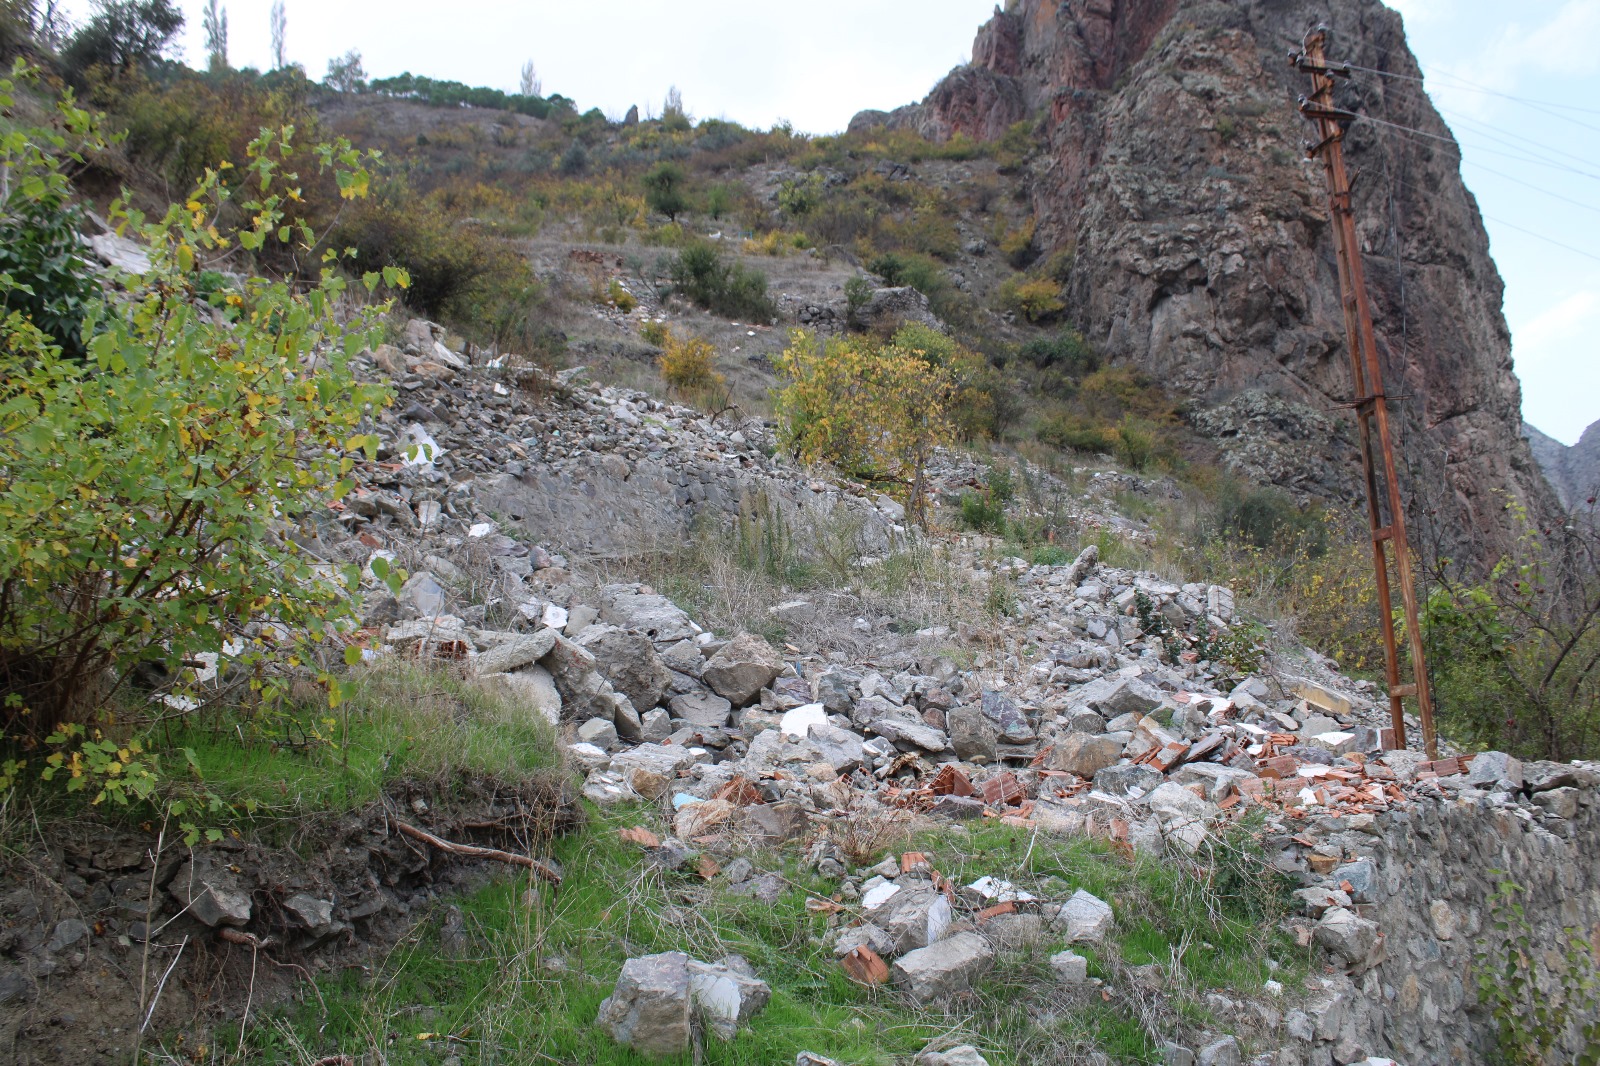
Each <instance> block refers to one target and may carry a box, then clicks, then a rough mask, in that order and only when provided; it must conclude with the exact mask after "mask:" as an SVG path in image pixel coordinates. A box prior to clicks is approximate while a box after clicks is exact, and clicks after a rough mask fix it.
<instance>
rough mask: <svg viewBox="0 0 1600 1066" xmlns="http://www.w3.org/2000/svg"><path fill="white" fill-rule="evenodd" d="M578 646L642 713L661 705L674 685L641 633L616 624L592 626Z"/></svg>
mask: <svg viewBox="0 0 1600 1066" xmlns="http://www.w3.org/2000/svg"><path fill="white" fill-rule="evenodd" d="M575 643H576V644H577V645H578V646H579V647H580V648H583V649H585V650H586V651H588V652H589V654H590V655H593V656H594V661H595V669H597V670H599V671H600V673H601V675H602V676H604V677H605V679H606V680H607V681H610V682H611V687H612V688H614V689H616V690H617V691H618V692H620V693H622V694H623V695H624V696H626V697H628V702H629V703H632V704H633V709H634V710H636V711H639V712H640V713H641V714H642V713H643V712H645V711H648V710H650V708H652V707H654V706H655V705H656V704H658V703H660V702H661V698H662V697H663V696H665V695H666V693H667V689H668V688H669V687H670V686H671V684H672V671H671V670H669V669H667V665H666V663H664V662H662V661H661V656H659V655H657V654H656V649H655V645H654V644H652V643H651V642H650V638H649V637H647V636H645V635H644V634H642V633H637V632H634V631H632V630H627V629H622V628H620V627H618V626H614V625H591V626H588V627H587V628H585V629H584V630H583V632H582V633H580V634H579V635H578V638H577V640H576V641H575Z"/></svg>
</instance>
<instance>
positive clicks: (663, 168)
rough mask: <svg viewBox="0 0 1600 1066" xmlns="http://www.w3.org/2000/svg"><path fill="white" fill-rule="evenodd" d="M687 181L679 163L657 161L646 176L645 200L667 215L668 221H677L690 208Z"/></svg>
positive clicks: (653, 207) (652, 207)
mask: <svg viewBox="0 0 1600 1066" xmlns="http://www.w3.org/2000/svg"><path fill="white" fill-rule="evenodd" d="M687 182H688V177H687V176H686V175H685V174H684V172H683V168H682V167H680V166H679V165H678V164H676V163H657V164H656V165H655V166H654V167H653V168H652V169H651V170H650V172H649V173H648V174H646V175H645V176H644V190H645V192H644V194H645V200H646V201H647V202H648V203H649V204H650V207H651V209H652V210H654V211H657V212H659V213H660V214H663V215H666V216H667V221H668V222H676V221H678V216H679V215H680V214H682V213H683V212H685V211H687V210H688V209H689V196H688V192H687V190H686V189H685V185H686V184H687Z"/></svg>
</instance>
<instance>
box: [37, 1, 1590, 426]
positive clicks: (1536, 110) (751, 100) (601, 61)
mask: <svg viewBox="0 0 1600 1066" xmlns="http://www.w3.org/2000/svg"><path fill="white" fill-rule="evenodd" d="M1390 2H1391V3H1392V5H1393V6H1395V7H1396V8H1398V9H1399V10H1400V11H1401V12H1402V13H1403V14H1404V15H1405V16H1406V26H1407V30H1408V31H1409V36H1410V40H1411V46H1412V49H1413V51H1415V52H1416V53H1417V56H1418V58H1419V59H1420V60H1421V62H1422V64H1423V68H1424V73H1425V74H1426V76H1427V88H1428V91H1429V92H1430V94H1431V95H1432V96H1433V98H1434V101H1435V103H1436V104H1437V105H1438V106H1439V107H1440V108H1441V110H1442V111H1443V113H1444V117H1445V119H1446V121H1448V122H1449V123H1450V125H1451V127H1452V129H1453V130H1454V131H1455V133H1456V136H1457V137H1458V139H1459V140H1460V141H1461V143H1462V151H1463V154H1464V156H1465V164H1464V166H1463V168H1462V170H1463V174H1464V175H1465V177H1466V180H1467V184H1468V186H1469V187H1470V188H1471V189H1472V190H1473V192H1475V193H1476V194H1477V195H1478V199H1479V203H1480V206H1481V207H1482V210H1483V213H1484V216H1485V224H1486V225H1487V226H1488V229H1489V235H1490V239H1491V242H1492V248H1493V252H1494V256H1495V260H1496V262H1497V263H1498V264H1499V267H1500V272H1501V274H1502V275H1503V276H1504V277H1505V280H1506V300H1505V311H1506V318H1507V320H1508V321H1509V322H1510V324H1511V330H1512V337H1513V344H1514V355H1515V358H1516V364H1517V373H1518V374H1519V376H1520V377H1521V378H1522V386H1523V408H1524V415H1525V417H1526V418H1527V420H1528V421H1529V422H1531V423H1533V424H1534V425H1536V426H1538V427H1539V428H1540V429H1542V430H1544V431H1545V432H1546V433H1549V434H1550V435H1551V436H1553V437H1556V438H1557V439H1559V440H1562V441H1565V442H1567V443H1569V444H1570V443H1572V442H1573V441H1575V440H1576V439H1577V437H1578V435H1579V434H1580V433H1581V432H1582V431H1583V429H1584V427H1585V426H1587V425H1588V424H1589V423H1590V422H1593V421H1595V420H1597V419H1600V358H1596V354H1595V351H1594V340H1593V338H1595V337H1596V336H1597V335H1600V147H1596V146H1595V140H1596V138H1595V134H1596V133H1600V49H1597V48H1596V47H1595V45H1594V42H1595V41H1596V40H1600V0H1522V2H1521V3H1517V4H1508V3H1506V2H1505V0H1390ZM180 5H181V6H182V8H183V10H184V12H185V13H186V14H187V15H188V18H189V25H188V29H187V30H186V34H185V44H184V48H185V58H186V59H187V60H188V61H189V62H190V63H191V64H194V65H197V66H198V65H201V64H202V63H203V62H204V60H205V49H204V44H203V38H202V35H201V32H200V13H201V11H202V9H203V7H204V3H203V2H202V0H180ZM66 6H68V7H69V8H70V9H73V10H74V11H76V12H83V11H85V10H87V9H88V8H89V6H90V5H89V3H88V0H69V2H68V4H67V5H66ZM225 7H226V9H227V12H228V20H229V37H230V56H229V58H230V59H231V61H232V62H233V65H235V66H255V67H259V68H263V69H264V68H266V67H267V66H269V65H270V61H269V54H270V36H269V24H268V23H269V19H268V15H269V11H270V8H271V0H225ZM993 8H994V2H993V0H899V2H883V0H866V2H863V0H812V2H810V3H806V4H803V5H801V6H799V7H796V6H794V5H792V4H761V3H750V2H749V0H738V2H734V0H677V2H675V3H666V2H664V0H610V2H609V3H606V4H589V3H574V2H572V0H561V2H555V0H522V2H513V3H508V2H505V0H455V2H453V3H448V4H441V3H438V2H437V0H388V2H387V3H384V4H381V5H373V4H365V3H362V4H357V3H351V2H349V0H321V2H317V3H312V2H309V0H287V15H288V19H287V22H288V33H287V35H286V42H287V51H288V54H289V58H290V59H291V60H293V61H296V62H299V63H302V64H303V65H304V66H305V68H306V70H307V71H308V72H309V73H310V74H311V76H312V77H318V78H320V77H321V76H322V74H323V73H324V72H325V71H326V69H327V64H328V60H329V59H330V58H331V57H333V56H336V55H341V54H343V53H344V52H345V51H346V50H347V49H350V48H356V49H359V50H360V51H361V53H362V56H363V59H364V62H365V66H366V69H367V71H368V73H369V74H371V75H373V76H375V77H383V76H387V75H393V74H398V73H401V72H402V71H407V70H409V71H410V72H412V73H413V74H426V75H429V76H431V77H435V78H447V79H454V80H457V81H464V82H468V83H470V84H473V85H491V86H496V87H499V88H502V89H506V90H508V91H509V90H514V89H515V88H516V85H517V78H518V73H519V71H520V69H521V67H522V64H523V62H524V61H526V60H528V59H532V60H533V61H534V64H535V65H536V67H537V68H538V71H539V75H540V78H541V79H542V82H543V88H544V91H545V93H547V94H548V93H553V92H559V93H561V94H563V95H565V96H568V97H570V98H572V99H573V100H575V101H576V102H577V104H578V107H579V108H580V109H583V110H587V109H588V108H591V107H598V108H600V109H601V110H603V111H605V112H606V113H607V114H609V115H611V116H612V117H614V118H620V117H621V116H622V115H623V114H624V113H625V112H626V111H627V109H628V107H629V106H630V105H632V104H639V105H640V106H641V109H642V110H643V109H649V108H651V107H653V108H654V110H656V111H659V110H660V105H661V100H662V98H663V97H664V96H665V94H666V91H667V88H668V86H669V85H674V84H675V85H677V86H678V88H679V89H680V90H682V92H683V98H684V103H685V105H686V106H687V108H688V110H689V111H690V113H691V114H694V115H695V116H697V117H713V116H714V117H726V118H730V119H734V120H736V121H738V122H741V123H743V124H745V125H747V126H753V127H760V128H765V127H768V126H770V125H772V124H773V123H774V122H776V121H777V120H779V119H787V120H789V121H790V122H792V123H793V124H794V125H795V127H796V128H798V129H801V130H805V131H808V132H814V133H825V132H832V131H836V130H839V129H842V128H843V127H844V125H845V123H847V122H848V121H849V120H850V116H851V115H852V114H854V113H855V112H856V111H857V110H860V109H862V108H868V107H877V108H889V107H894V106H896V105H899V104H902V103H907V102H910V101H912V100H916V99H921V97H922V96H923V95H925V94H926V93H927V91H928V90H929V89H930V88H931V87H932V86H933V85H934V83H935V82H936V81H938V79H939V78H940V77H941V76H943V75H944V73H945V72H947V71H948V70H949V69H950V68H951V67H953V66H955V65H957V64H958V63H961V62H963V61H964V60H965V59H966V58H967V55H968V53H969V51H970V49H971V47H972V37H973V33H974V31H975V30H976V29H977V27H978V26H979V25H980V24H981V23H982V22H983V21H984V20H985V19H986V18H987V17H988V16H989V14H990V12H991V11H992V10H993ZM1334 50H1335V52H1337V43H1336V42H1335V49H1334ZM1484 90H1493V91H1494V92H1498V93H1502V94H1509V95H1511V96H1518V97H1526V98H1528V99H1531V100H1534V101H1539V102H1550V101H1565V102H1571V103H1574V104H1577V105H1579V106H1582V107H1585V108H1588V109H1589V110H1571V109H1563V108H1552V107H1544V106H1540V107H1531V106H1528V105H1526V104H1523V103H1519V102H1517V101H1514V100H1510V99H1506V98H1505V97H1504V96H1496V95H1492V93H1490V92H1485V91H1484ZM1541 238H1544V239H1541ZM1552 240H1553V241H1556V242H1559V243H1551V241H1552ZM1561 245H1567V246H1570V247H1561Z"/></svg>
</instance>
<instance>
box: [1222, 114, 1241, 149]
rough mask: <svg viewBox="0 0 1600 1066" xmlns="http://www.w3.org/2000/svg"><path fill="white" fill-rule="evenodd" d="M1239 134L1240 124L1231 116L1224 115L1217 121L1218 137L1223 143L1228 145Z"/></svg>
mask: <svg viewBox="0 0 1600 1066" xmlns="http://www.w3.org/2000/svg"><path fill="white" fill-rule="evenodd" d="M1238 134H1239V124H1238V123H1237V122H1235V121H1234V120H1233V117H1232V116H1231V115H1223V116H1221V117H1220V118H1218V119H1217V136H1218V137H1221V138H1222V143H1223V144H1227V143H1228V142H1229V141H1231V140H1233V139H1234V137H1236V136H1238Z"/></svg>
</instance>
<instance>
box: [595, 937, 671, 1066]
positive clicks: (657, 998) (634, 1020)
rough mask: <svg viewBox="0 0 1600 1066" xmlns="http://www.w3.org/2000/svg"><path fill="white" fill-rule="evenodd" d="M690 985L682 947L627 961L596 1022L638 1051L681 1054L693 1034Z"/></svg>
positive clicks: (619, 1041)
mask: <svg viewBox="0 0 1600 1066" xmlns="http://www.w3.org/2000/svg"><path fill="white" fill-rule="evenodd" d="M689 987H690V986H689V956H687V955H685V954H683V953H682V952H680V951H669V952H666V953H664V954H661V955H646V956H644V957H642V958H637V959H629V960H628V961H627V962H625V963H623V964H622V973H621V975H620V976H618V978H617V983H616V986H615V987H614V988H613V989H612V991H611V995H609V996H607V997H606V999H605V1001H604V1002H602V1003H601V1004H600V1014H599V1016H598V1017H597V1018H596V1019H595V1024H597V1025H599V1026H600V1027H601V1028H602V1029H605V1030H606V1031H607V1032H609V1033H610V1034H611V1036H612V1039H614V1040H616V1041H617V1043H619V1044H623V1045H625V1046H627V1047H631V1048H633V1049H634V1050H636V1051H642V1052H644V1053H646V1054H651V1055H681V1054H684V1053H685V1052H687V1051H688V1050H689V1048H690V1046H691V1043H692V1040H693V1036H694V1034H693V1031H692V1028H691V1024H690V996H689Z"/></svg>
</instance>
